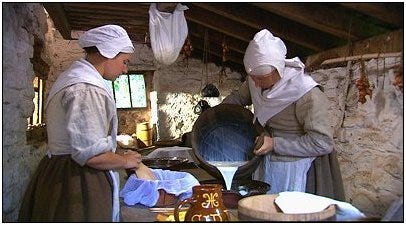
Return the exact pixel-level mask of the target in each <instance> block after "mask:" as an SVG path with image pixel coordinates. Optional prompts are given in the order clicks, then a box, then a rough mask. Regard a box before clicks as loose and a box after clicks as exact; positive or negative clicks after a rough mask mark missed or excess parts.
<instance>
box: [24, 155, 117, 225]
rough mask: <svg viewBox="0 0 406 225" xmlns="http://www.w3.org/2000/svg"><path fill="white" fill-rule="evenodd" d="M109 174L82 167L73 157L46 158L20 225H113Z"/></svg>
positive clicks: (26, 198) (28, 192)
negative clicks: (86, 224)
mask: <svg viewBox="0 0 406 225" xmlns="http://www.w3.org/2000/svg"><path fill="white" fill-rule="evenodd" d="M112 189H113V188H112V180H111V177H110V175H109V172H108V171H102V170H96V169H94V168H91V167H88V166H83V167H82V166H80V165H79V164H77V163H76V162H75V161H73V160H72V159H71V158H70V155H61V156H52V157H51V158H48V156H45V157H44V158H43V159H42V160H41V162H40V163H39V166H38V168H37V170H36V172H35V173H34V175H33V177H32V179H31V181H30V183H29V184H28V187H27V190H26V192H25V196H24V198H23V201H22V204H21V208H20V213H19V221H20V222H112V202H113V199H112V196H113V190H112Z"/></svg>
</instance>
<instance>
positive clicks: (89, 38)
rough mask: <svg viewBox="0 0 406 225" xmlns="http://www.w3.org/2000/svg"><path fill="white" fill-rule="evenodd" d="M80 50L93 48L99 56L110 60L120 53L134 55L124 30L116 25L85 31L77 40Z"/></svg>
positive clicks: (132, 47)
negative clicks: (97, 51)
mask: <svg viewBox="0 0 406 225" xmlns="http://www.w3.org/2000/svg"><path fill="white" fill-rule="evenodd" d="M79 45H80V47H82V48H85V47H92V46H95V47H96V48H97V49H98V50H99V52H100V54H101V55H102V56H104V57H106V58H109V59H112V58H114V57H116V56H117V55H118V53H120V52H124V53H134V46H133V44H132V42H131V40H130V37H128V34H127V32H126V31H125V30H124V28H122V27H120V26H118V25H105V26H101V27H96V28H93V29H90V30H88V31H86V32H85V33H84V34H83V35H82V36H80V38H79Z"/></svg>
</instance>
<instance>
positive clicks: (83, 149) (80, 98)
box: [62, 85, 115, 166]
mask: <svg viewBox="0 0 406 225" xmlns="http://www.w3.org/2000/svg"><path fill="white" fill-rule="evenodd" d="M85 87H86V88H81V89H79V90H76V91H74V92H68V94H66V95H65V96H64V97H63V101H62V105H63V107H65V108H66V112H67V118H66V119H67V131H68V135H69V137H68V138H69V141H70V144H71V147H72V149H73V153H72V155H71V157H72V159H73V160H75V161H76V162H77V163H78V164H80V165H82V166H83V165H85V164H86V162H87V160H89V159H90V158H92V157H94V156H96V155H98V154H100V153H103V152H107V151H111V149H112V148H113V141H112V138H111V136H109V135H108V133H109V130H110V126H111V125H110V124H111V120H112V116H113V113H112V112H113V111H114V110H115V108H114V109H113V107H114V105H112V104H111V102H110V100H109V98H108V97H107V94H106V93H105V92H104V91H103V90H102V89H100V88H98V87H95V86H92V85H85Z"/></svg>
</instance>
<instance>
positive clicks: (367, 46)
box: [306, 29, 403, 70]
mask: <svg viewBox="0 0 406 225" xmlns="http://www.w3.org/2000/svg"><path fill="white" fill-rule="evenodd" d="M401 51H403V29H400V30H397V31H394V32H389V33H386V34H383V35H378V36H375V37H372V38H368V39H365V40H362V41H358V42H355V43H353V44H352V45H345V46H342V47H338V48H333V49H330V50H327V51H324V52H320V53H317V54H314V55H311V56H308V57H307V59H306V67H307V69H308V70H314V69H317V68H319V67H320V65H321V63H322V62H323V61H325V60H327V59H333V58H338V57H350V56H354V55H365V54H373V53H390V52H401Z"/></svg>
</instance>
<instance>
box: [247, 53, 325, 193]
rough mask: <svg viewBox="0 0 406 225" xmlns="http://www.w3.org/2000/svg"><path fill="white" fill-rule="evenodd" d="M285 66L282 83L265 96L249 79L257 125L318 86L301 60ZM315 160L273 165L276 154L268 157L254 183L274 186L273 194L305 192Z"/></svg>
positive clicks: (263, 123) (256, 173)
mask: <svg viewBox="0 0 406 225" xmlns="http://www.w3.org/2000/svg"><path fill="white" fill-rule="evenodd" d="M285 65H286V67H285V68H284V70H283V75H281V80H279V81H278V82H277V83H276V84H275V85H274V86H273V87H272V88H271V89H268V90H265V91H264V92H262V90H261V88H258V87H256V86H255V83H254V82H253V80H252V79H251V78H249V79H248V84H249V89H250V93H251V98H252V103H253V107H254V121H255V120H256V119H258V122H259V123H260V124H261V125H262V126H265V124H266V122H267V121H268V120H269V119H270V118H272V117H273V116H275V115H276V114H277V113H279V112H281V111H282V110H283V109H285V108H286V107H287V106H289V105H290V104H292V103H293V102H295V101H297V100H298V99H299V98H300V97H302V96H303V95H304V94H306V93H307V92H308V91H310V90H311V89H312V88H313V87H315V86H317V85H318V84H317V83H316V82H315V81H314V80H313V78H311V77H310V76H309V75H307V74H305V73H304V64H303V63H302V62H301V61H300V59H299V58H297V57H296V58H293V59H286V60H285ZM314 159H315V157H309V158H303V159H301V160H297V161H288V162H285V161H272V154H268V155H265V156H264V158H263V160H262V162H261V164H260V165H259V166H258V168H257V170H256V171H255V172H254V174H253V179H255V180H260V181H263V182H266V183H268V184H270V185H271V189H270V191H268V193H269V194H277V193H279V192H283V191H301V192H305V190H306V179H307V171H308V170H309V168H310V166H311V163H312V161H313V160H314Z"/></svg>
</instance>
